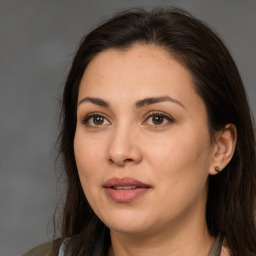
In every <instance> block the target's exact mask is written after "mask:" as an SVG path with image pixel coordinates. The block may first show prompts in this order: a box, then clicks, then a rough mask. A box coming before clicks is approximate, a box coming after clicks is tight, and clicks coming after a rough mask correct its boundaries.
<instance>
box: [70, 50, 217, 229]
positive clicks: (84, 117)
mask: <svg viewBox="0 0 256 256" xmlns="http://www.w3.org/2000/svg"><path fill="white" fill-rule="evenodd" d="M77 120H78V121H77V127H76V133H75V139H74V150H75V158H76V163H77V168H78V173H79V177H80V180H81V184H82V187H83V190H84V193H85V195H86V198H87V200H88V202H89V203H90V205H91V207H92V209H93V210H94V212H95V213H96V215H97V216H98V217H99V218H100V219H101V220H102V221H103V222H104V223H105V224H106V225H107V226H108V227H109V228H110V229H111V230H112V231H115V232H122V233H129V234H135V233H136V234H144V233H150V232H158V231H159V230H163V229H166V228H167V229H168V228H175V227H176V226H179V225H185V223H190V221H191V220H193V221H197V220H196V219H197V218H200V219H204V218H205V217H204V216H205V204H206V197H207V177H208V174H209V169H210V168H213V166H212V144H211V142H210V135H209V130H208V126H207V114H206V108H205V105H204V103H203V101H202V99H201V98H200V97H199V96H198V95H197V94H196V93H195V91H194V88H193V80H192V76H191V74H190V72H189V71H188V70H187V69H186V68H185V67H184V66H183V65H181V64H180V63H179V62H177V61H176V60H175V59H174V58H172V57H171V56H170V55H168V53H167V52H165V51H164V50H163V49H159V48H156V47H155V46H145V45H144V46H142V45H135V46H133V47H132V48H130V49H128V50H126V51H123V50H120V51H119V50H115V49H109V50H106V51H104V52H101V53H99V54H98V55H97V56H96V57H95V58H94V59H93V60H92V61H91V62H90V63H89V65H88V67H87V68H86V70H85V72H84V75H83V78H82V81H81V84H80V89H79V96H78V107H77Z"/></svg>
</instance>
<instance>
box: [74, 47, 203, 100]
mask: <svg viewBox="0 0 256 256" xmlns="http://www.w3.org/2000/svg"><path fill="white" fill-rule="evenodd" d="M163 95H169V96H171V97H176V98H177V99H183V100H186V98H188V99H187V100H188V101H191V103H192V104H193V101H195V100H198V96H197V95H196V93H195V90H194V83H193V77H192V75H191V74H190V72H189V70H188V69H187V68H185V67H184V66H183V65H182V64H181V63H180V62H178V61H177V60H176V59H175V58H174V57H172V56H171V55H170V54H169V53H168V52H167V51H166V50H164V49H162V48H159V47H156V46H153V45H134V46H132V47H131V48H129V49H127V50H117V49H108V50H105V51H103V52H101V53H99V54H98V55H96V57H95V58H94V59H93V60H92V61H91V62H90V63H89V64H88V66H87V68H86V70H85V72H84V75H83V77H82V80H81V83H80V89H79V99H81V98H82V97H85V96H94V97H96V96H97V97H99V96H100V97H105V98H107V97H108V98H111V99H114V98H117V99H120V97H121V98H122V97H123V98H134V100H135V98H136V97H137V98H145V97H152V96H163ZM115 96H116V97H115Z"/></svg>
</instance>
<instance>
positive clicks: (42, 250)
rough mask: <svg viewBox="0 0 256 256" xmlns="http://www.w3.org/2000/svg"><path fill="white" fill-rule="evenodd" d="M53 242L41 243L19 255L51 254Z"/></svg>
mask: <svg viewBox="0 0 256 256" xmlns="http://www.w3.org/2000/svg"><path fill="white" fill-rule="evenodd" d="M52 254H53V243H52V242H51V243H45V244H41V245H39V246H37V247H35V248H33V249H31V250H30V251H28V252H26V253H24V254H22V255H20V256H52Z"/></svg>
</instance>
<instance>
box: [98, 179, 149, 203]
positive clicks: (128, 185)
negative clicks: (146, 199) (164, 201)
mask: <svg viewBox="0 0 256 256" xmlns="http://www.w3.org/2000/svg"><path fill="white" fill-rule="evenodd" d="M103 188H104V189H105V192H106V195H107V196H108V198H110V199H111V200H112V201H114V202H117V203H128V202H131V201H134V200H135V199H137V198H138V197H140V196H141V195H143V194H145V193H146V192H147V191H149V189H150V188H151V186H149V185H147V184H144V183H142V182H140V181H138V180H136V179H133V178H129V177H125V178H121V179H120V178H111V179H109V180H107V182H105V183H104V185H103Z"/></svg>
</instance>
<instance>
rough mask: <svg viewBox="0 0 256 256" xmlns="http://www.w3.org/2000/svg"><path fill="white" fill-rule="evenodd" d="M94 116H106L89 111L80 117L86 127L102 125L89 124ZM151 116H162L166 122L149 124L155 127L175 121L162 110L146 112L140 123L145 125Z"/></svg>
mask: <svg viewBox="0 0 256 256" xmlns="http://www.w3.org/2000/svg"><path fill="white" fill-rule="evenodd" d="M95 117H100V118H103V119H104V120H107V118H106V117H105V116H104V115H103V114H101V113H91V114H88V115H86V116H85V117H84V118H82V121H81V123H82V124H84V125H86V126H88V127H92V128H98V127H100V126H102V125H104V124H101V125H91V124H90V123H89V122H90V119H92V118H95ZM153 117H160V118H163V119H164V121H165V122H166V123H165V124H150V125H151V126H154V127H156V128H159V127H163V126H166V125H168V124H170V123H173V122H174V121H175V119H174V118H173V117H171V116H170V115H166V114H165V113H164V112H159V111H152V112H150V113H148V114H147V116H146V119H145V121H143V123H142V124H144V125H146V122H147V120H149V118H153ZM103 122H105V121H103ZM107 122H109V121H108V120H107ZM109 123H110V122H109Z"/></svg>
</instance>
